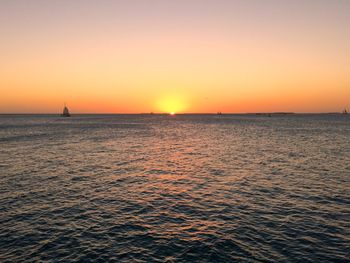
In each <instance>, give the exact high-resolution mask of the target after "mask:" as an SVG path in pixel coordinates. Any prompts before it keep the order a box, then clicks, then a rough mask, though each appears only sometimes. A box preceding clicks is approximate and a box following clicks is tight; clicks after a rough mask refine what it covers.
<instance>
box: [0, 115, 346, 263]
mask: <svg viewBox="0 0 350 263" xmlns="http://www.w3.org/2000/svg"><path fill="white" fill-rule="evenodd" d="M0 226H1V228H0V261H1V262H28V261H30V262H31V261H35V262H37V261H51V262H58V261H63V262H72V261H81V262H89V261H91V262H95V261H100V262H107V261H115V262H173V261H176V262H234V261H247V262H270V261H274V262H346V261H347V260H349V252H350V245H349V244H350V117H349V116H345V115H343V116H342V115H308V116H307V115H295V116H294V115H292V116H275V117H272V118H268V117H264V116H248V115H246V116H244V115H241V116H239V115H222V116H216V115H197V116H175V117H170V116H157V115H153V116H152V115H148V116H147V115H144V116H142V115H131V116H130V115H129V116H128V115H114V116H102V115H100V116H75V117H73V118H66V119H65V118H60V117H56V116H0Z"/></svg>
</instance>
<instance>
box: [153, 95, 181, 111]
mask: <svg viewBox="0 0 350 263" xmlns="http://www.w3.org/2000/svg"><path fill="white" fill-rule="evenodd" d="M157 109H158V110H159V111H160V112H164V113H169V114H170V115H175V114H176V113H179V112H184V111H185V110H186V109H187V103H186V100H185V99H184V97H181V96H179V95H171V96H163V97H161V98H160V99H159V100H158V103H157Z"/></svg>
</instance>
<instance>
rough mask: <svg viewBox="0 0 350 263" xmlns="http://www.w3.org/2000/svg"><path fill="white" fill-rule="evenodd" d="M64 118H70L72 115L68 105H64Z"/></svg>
mask: <svg viewBox="0 0 350 263" xmlns="http://www.w3.org/2000/svg"><path fill="white" fill-rule="evenodd" d="M62 117H70V113H69V110H68V107H67V106H66V104H65V105H64V108H63V113H62Z"/></svg>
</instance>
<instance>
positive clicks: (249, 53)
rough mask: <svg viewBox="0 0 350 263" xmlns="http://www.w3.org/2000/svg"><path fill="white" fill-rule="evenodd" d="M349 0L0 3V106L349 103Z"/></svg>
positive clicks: (77, 108) (328, 107) (316, 108)
mask: <svg viewBox="0 0 350 263" xmlns="http://www.w3.org/2000/svg"><path fill="white" fill-rule="evenodd" d="M349 14H350V1H349V0H289V1H288V0H275V1H274V0H241V1H239V0H236V1H235V0H215V1H214V0H211V1H209V0H173V1H170V0H169V1H167V0H123V1H121V0H120V1H119V0H114V1H113V0H31V1H26V0H21V1H20V0H1V1H0V113H10V112H16V113H19V112H25V113H57V112H59V111H61V109H62V107H63V103H64V102H66V103H67V104H68V106H69V107H70V109H71V111H72V112H76V113H78V112H79V113H91V112H95V113H139V112H151V111H153V112H170V111H176V112H217V111H222V112H235V113H240V112H266V111H294V112H329V111H341V110H343V109H344V108H349V109H350V15H349Z"/></svg>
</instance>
